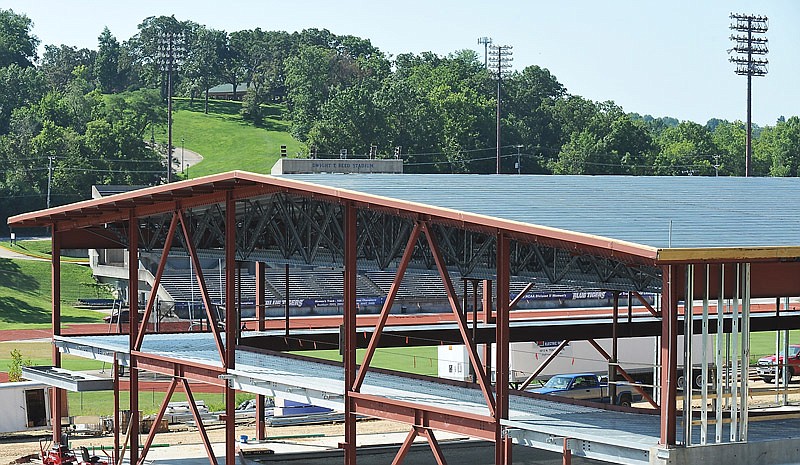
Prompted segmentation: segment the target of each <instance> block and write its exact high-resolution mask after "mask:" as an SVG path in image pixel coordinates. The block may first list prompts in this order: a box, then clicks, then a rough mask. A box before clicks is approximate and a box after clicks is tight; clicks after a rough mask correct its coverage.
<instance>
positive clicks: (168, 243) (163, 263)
mask: <svg viewBox="0 0 800 465" xmlns="http://www.w3.org/2000/svg"><path fill="white" fill-rule="evenodd" d="M177 228H178V215H177V214H175V213H173V214H172V221H170V223H169V231H168V232H167V237H166V239H165V241H164V249H163V250H162V251H161V259H160V260H159V261H158V270H156V276H155V280H154V281H153V290H152V291H151V292H150V296H149V297H148V298H147V306H146V307H145V310H144V316H143V317H142V323H141V326H140V327H139V334H138V335H137V336H136V343H135V344H134V345H133V348H134V349H135V350H139V349H141V348H142V342H144V333H145V332H146V331H147V322H148V321H149V320H150V315H151V314H152V313H153V306H154V305H155V302H156V297H157V296H158V286H160V285H161V277H162V276H163V275H164V268H166V267H167V260H168V259H169V249H170V247H172V239H173V238H174V237H175V230H176V229H177ZM118 319H119V317H118Z"/></svg>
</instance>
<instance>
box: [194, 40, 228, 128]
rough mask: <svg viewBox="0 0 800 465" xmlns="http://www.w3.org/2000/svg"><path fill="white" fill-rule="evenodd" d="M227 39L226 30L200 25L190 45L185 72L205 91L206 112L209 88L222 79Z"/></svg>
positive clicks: (205, 110) (206, 109)
mask: <svg viewBox="0 0 800 465" xmlns="http://www.w3.org/2000/svg"><path fill="white" fill-rule="evenodd" d="M227 40H228V35H227V33H226V32H225V31H218V30H216V29H207V28H205V27H200V28H199V29H197V32H196V34H195V36H194V40H193V42H192V43H191V44H189V46H188V50H187V52H188V53H187V56H186V62H185V64H184V73H185V74H186V76H187V78H188V81H190V82H191V83H192V84H193V86H196V87H197V88H198V89H199V90H200V91H202V92H203V94H204V97H205V98H204V106H203V111H204V112H205V113H208V90H209V89H210V88H212V87H214V86H215V85H217V84H218V83H219V82H220V80H221V79H222V77H221V76H222V65H221V59H222V57H223V56H224V54H225V48H226V46H227ZM192 96H194V93H192Z"/></svg>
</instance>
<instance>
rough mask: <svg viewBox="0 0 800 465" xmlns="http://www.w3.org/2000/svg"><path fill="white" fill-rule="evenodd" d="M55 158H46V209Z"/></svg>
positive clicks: (48, 202) (48, 204)
mask: <svg viewBox="0 0 800 465" xmlns="http://www.w3.org/2000/svg"><path fill="white" fill-rule="evenodd" d="M55 158H56V157H54V156H52V155H51V156H49V157H47V208H50V186H51V185H52V184H53V160H54V159H55Z"/></svg>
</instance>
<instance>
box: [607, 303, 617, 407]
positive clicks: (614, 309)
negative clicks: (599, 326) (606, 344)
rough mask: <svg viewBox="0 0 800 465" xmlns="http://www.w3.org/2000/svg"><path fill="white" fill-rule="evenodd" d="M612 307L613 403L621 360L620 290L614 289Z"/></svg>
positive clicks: (610, 390) (610, 392) (610, 384)
mask: <svg viewBox="0 0 800 465" xmlns="http://www.w3.org/2000/svg"><path fill="white" fill-rule="evenodd" d="M613 296H614V304H613V307H612V309H611V357H610V358H609V359H608V398H609V399H610V402H611V403H614V399H616V398H617V384H616V383H617V365H618V362H619V350H618V343H619V339H618V337H619V331H618V330H619V291H614V293H613Z"/></svg>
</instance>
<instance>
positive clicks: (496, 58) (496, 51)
mask: <svg viewBox="0 0 800 465" xmlns="http://www.w3.org/2000/svg"><path fill="white" fill-rule="evenodd" d="M512 48H513V47H511V46H510V45H492V46H490V47H489V65H491V66H490V68H491V69H492V71H493V76H494V78H495V79H496V80H497V174H500V101H501V93H500V90H501V87H502V85H501V84H502V82H503V77H504V76H505V75H506V74H508V70H509V69H510V68H511V61H512V60H513V58H511V49H512Z"/></svg>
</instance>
